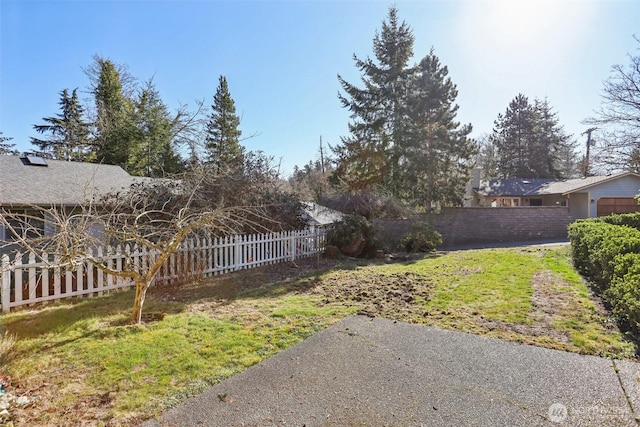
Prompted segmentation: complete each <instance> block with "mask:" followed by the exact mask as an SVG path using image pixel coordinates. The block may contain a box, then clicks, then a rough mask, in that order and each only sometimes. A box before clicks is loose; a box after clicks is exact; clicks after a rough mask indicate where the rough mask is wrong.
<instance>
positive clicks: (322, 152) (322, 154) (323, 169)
mask: <svg viewBox="0 0 640 427" xmlns="http://www.w3.org/2000/svg"><path fill="white" fill-rule="evenodd" d="M320 169H322V176H324V173H325V168H324V149H323V148H322V135H320Z"/></svg>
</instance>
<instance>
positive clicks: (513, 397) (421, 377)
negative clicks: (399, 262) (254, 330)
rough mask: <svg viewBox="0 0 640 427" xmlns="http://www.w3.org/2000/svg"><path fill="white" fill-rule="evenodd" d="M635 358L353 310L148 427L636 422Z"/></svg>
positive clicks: (639, 386)
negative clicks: (488, 335)
mask: <svg viewBox="0 0 640 427" xmlns="http://www.w3.org/2000/svg"><path fill="white" fill-rule="evenodd" d="M638 416H640V364H639V363H635V362H630V361H620V360H615V361H614V360H610V359H606V358H599V357H593V356H582V355H578V354H574V353H567V352H562V351H557V350H549V349H544V348H539V347H533V346H528V345H521V344H516V343H510V342H505V341H501V340H497V339H490V338H484V337H480V336H475V335H470V334H465V333H459V332H452V331H445V330H440V329H435V328H430V327H426V326H420V325H411V324H406V323H400V322H394V321H391V320H386V319H381V318H375V319H369V318H368V317H363V316H354V317H350V318H348V319H346V320H343V321H342V322H340V323H338V324H336V325H334V326H333V327H331V328H329V329H326V330H324V331H322V332H319V333H317V334H315V335H313V336H312V337H310V338H308V339H307V340H305V341H304V342H302V343H300V344H298V345H296V346H294V347H292V348H290V349H288V350H286V351H283V352H282V353H279V354H277V355H276V356H274V357H272V358H270V359H268V360H265V361H263V362H262V363H259V364H257V365H255V366H253V367H251V368H249V369H247V370H246V371H244V372H242V373H240V374H238V375H235V376H233V377H231V378H229V379H228V380H226V381H224V382H222V383H220V384H218V385H216V386H214V387H212V388H210V389H209V390H207V391H205V392H204V393H203V394H201V395H199V396H196V397H194V398H191V399H189V400H187V401H186V402H185V403H183V404H182V405H180V406H178V407H176V408H174V409H171V410H169V411H168V412H166V413H165V414H163V415H162V416H161V417H159V419H158V420H150V421H148V422H146V423H145V424H144V426H145V427H157V426H181V427H183V426H184V427H188V426H298V427H301V426H306V427H312V426H403V427H404V426H425V427H426V426H492V427H493V426H559V425H565V426H638V425H640V424H639V423H638V422H637V421H636V418H637V417H638Z"/></svg>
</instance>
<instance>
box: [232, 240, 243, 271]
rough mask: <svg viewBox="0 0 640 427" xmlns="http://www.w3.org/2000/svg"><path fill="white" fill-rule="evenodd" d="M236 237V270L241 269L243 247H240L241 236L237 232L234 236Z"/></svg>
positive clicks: (234, 259) (234, 260) (234, 256)
mask: <svg viewBox="0 0 640 427" xmlns="http://www.w3.org/2000/svg"><path fill="white" fill-rule="evenodd" d="M234 239H235V243H236V244H235V250H234V253H233V269H234V270H239V269H240V259H241V256H242V254H241V252H240V250H241V248H240V236H239V235H238V234H236V235H235V236H234Z"/></svg>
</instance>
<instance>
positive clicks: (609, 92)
mask: <svg viewBox="0 0 640 427" xmlns="http://www.w3.org/2000/svg"><path fill="white" fill-rule="evenodd" d="M634 38H635V40H636V41H637V42H638V43H640V38H639V37H634ZM628 58H629V63H628V64H627V65H626V66H625V65H620V64H618V65H614V66H613V67H612V69H611V76H610V77H609V79H607V81H605V82H604V88H603V91H602V105H601V107H600V109H599V110H598V111H596V116H595V117H592V118H590V119H588V120H586V121H585V122H586V123H587V124H589V125H595V126H596V127H598V128H599V129H598V131H597V134H596V136H595V138H594V139H595V141H596V149H595V150H594V154H595V158H594V160H597V161H598V163H600V164H602V165H603V166H604V167H605V168H606V169H611V168H614V169H619V168H620V167H622V168H623V169H627V170H632V171H634V172H640V48H639V49H638V50H637V53H636V54H635V55H634V54H631V53H629V54H628Z"/></svg>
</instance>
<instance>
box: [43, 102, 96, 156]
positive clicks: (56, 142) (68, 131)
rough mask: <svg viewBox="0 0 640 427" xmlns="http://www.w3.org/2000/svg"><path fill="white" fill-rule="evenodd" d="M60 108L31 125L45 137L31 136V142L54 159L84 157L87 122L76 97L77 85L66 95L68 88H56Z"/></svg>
mask: <svg viewBox="0 0 640 427" xmlns="http://www.w3.org/2000/svg"><path fill="white" fill-rule="evenodd" d="M59 104H60V109H61V112H60V113H59V114H58V115H57V116H55V117H45V118H43V119H42V120H44V121H45V122H46V123H47V124H44V125H34V126H33V128H34V129H35V130H36V131H37V132H38V133H40V134H48V136H49V137H48V138H46V139H39V138H34V137H32V138H31V143H32V144H34V145H35V146H37V147H38V148H39V149H40V150H41V151H43V152H45V153H49V154H50V155H51V156H52V157H53V158H54V159H58V160H78V161H83V160H87V158H88V156H89V147H90V140H89V133H90V129H89V123H87V122H85V121H84V117H83V115H84V109H83V108H82V106H81V105H80V102H79V101H78V89H74V90H73V92H72V93H71V95H69V90H68V89H63V90H62V91H61V92H60V101H59Z"/></svg>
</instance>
